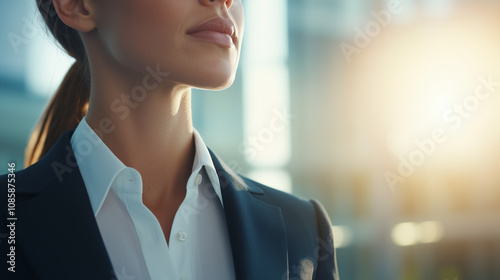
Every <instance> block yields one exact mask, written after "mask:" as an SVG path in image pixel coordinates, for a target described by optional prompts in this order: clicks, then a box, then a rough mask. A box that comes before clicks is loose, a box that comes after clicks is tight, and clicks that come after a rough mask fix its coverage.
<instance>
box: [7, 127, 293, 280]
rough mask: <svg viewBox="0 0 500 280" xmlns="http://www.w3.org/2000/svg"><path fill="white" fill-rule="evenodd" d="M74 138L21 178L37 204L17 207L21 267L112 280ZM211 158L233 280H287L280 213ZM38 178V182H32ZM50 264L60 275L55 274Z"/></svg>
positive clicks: (41, 272) (68, 135) (253, 187)
mask: <svg viewBox="0 0 500 280" xmlns="http://www.w3.org/2000/svg"><path fill="white" fill-rule="evenodd" d="M72 133H73V131H67V132H66V133H64V134H63V135H62V136H61V137H60V138H59V140H58V142H57V143H56V144H55V145H54V146H53V147H52V149H51V150H50V151H49V152H48V153H47V155H46V156H44V157H43V158H42V159H41V160H40V161H39V162H38V163H36V164H35V165H33V166H31V167H30V168H28V169H27V170H26V171H25V173H24V174H22V175H21V176H26V177H27V178H26V179H27V180H26V181H27V184H30V185H29V186H26V187H27V188H26V190H25V191H23V192H24V193H25V194H26V195H28V194H29V196H34V197H32V198H30V199H27V200H25V201H23V202H19V203H18V205H17V212H16V215H17V217H18V220H17V230H16V232H17V239H18V244H19V245H18V246H20V249H21V250H23V251H25V252H29V253H25V256H26V259H27V261H28V262H29V263H30V265H31V266H32V267H33V269H34V270H35V271H36V273H38V276H39V277H40V278H43V279H58V278H60V276H61V275H72V279H113V277H115V276H114V272H113V267H112V264H111V261H110V259H109V256H108V254H107V251H106V247H105V245H104V242H103V240H102V237H101V235H100V232H99V228H98V225H97V222H96V220H95V217H94V214H93V211H92V206H91V204H90V200H89V197H88V194H87V191H86V188H85V185H84V182H83V179H82V176H81V174H80V171H79V169H78V166H77V165H76V161H75V159H74V154H73V150H72V149H71V144H70V139H71V135H72ZM210 155H211V157H212V160H213V162H214V166H215V169H216V172H217V176H218V177H219V181H220V186H221V192H222V197H223V200H224V212H225V216H226V223H227V228H228V232H229V239H230V244H231V250H232V254H233V260H234V267H235V273H236V278H237V279H239V280H240V279H241V280H262V279H288V249H287V240H286V231H285V225H284V221H283V217H282V214H281V209H280V208H279V207H276V206H273V205H270V204H267V203H265V202H263V201H261V200H260V199H261V198H262V197H264V196H265V193H264V192H263V191H262V189H261V188H259V187H258V186H257V185H255V184H254V183H252V182H251V181H248V180H246V181H245V180H244V179H243V178H242V177H240V176H239V175H237V174H236V173H234V172H233V171H232V170H231V169H230V168H229V167H227V166H226V165H225V164H224V163H223V162H222V161H221V160H220V159H219V158H218V157H217V156H216V155H215V154H214V153H213V152H212V151H210ZM30 174H32V175H30ZM30 177H32V178H33V180H32V181H31V182H30V181H29V179H30ZM39 178H43V180H41V181H35V179H36V180H40V179H39ZM32 186H33V187H32ZM54 259H55V260H57V262H58V266H57V267H55V266H52V264H53V263H54ZM115 279H116V277H115Z"/></svg>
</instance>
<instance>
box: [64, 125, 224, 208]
mask: <svg viewBox="0 0 500 280" xmlns="http://www.w3.org/2000/svg"><path fill="white" fill-rule="evenodd" d="M194 139H195V148H196V152H195V157H194V161H193V169H192V174H191V176H190V177H189V180H188V185H190V186H191V185H193V181H194V180H195V177H196V175H197V174H198V173H199V172H200V171H201V169H202V167H203V166H204V167H205V171H206V174H207V175H208V178H209V180H210V183H211V184H212V187H213V188H214V190H215V193H216V194H217V196H218V197H219V200H220V202H221V204H222V206H224V203H223V200H222V193H221V187H220V181H219V177H218V176H217V172H216V170H215V167H214V164H213V161H212V157H211V156H210V153H209V151H208V148H207V146H206V145H205V143H204V142H203V139H202V138H201V136H200V134H199V133H198V132H197V131H196V129H194ZM71 146H72V148H73V151H74V153H75V158H76V162H77V163H78V168H79V170H80V173H81V175H82V178H83V182H84V183H85V186H86V189H87V193H88V195H89V199H90V204H91V206H92V210H93V211H94V215H95V216H97V213H99V210H100V208H101V206H102V204H103V202H104V199H105V198H106V195H107V193H108V191H109V189H110V187H111V185H112V184H113V182H114V181H115V180H116V178H117V176H118V175H119V174H120V172H122V171H123V170H124V169H128V167H127V166H125V164H123V162H122V161H121V160H120V159H118V157H116V155H115V154H113V152H112V151H111V150H110V149H109V148H108V147H107V146H106V144H104V142H102V140H101V138H99V136H98V135H97V134H96V133H95V132H94V130H93V129H92V128H91V127H90V126H89V125H88V123H87V120H86V117H83V119H82V120H81V121H80V123H79V124H78V126H77V127H76V129H75V132H74V133H73V136H72V137H71ZM134 170H135V169H134Z"/></svg>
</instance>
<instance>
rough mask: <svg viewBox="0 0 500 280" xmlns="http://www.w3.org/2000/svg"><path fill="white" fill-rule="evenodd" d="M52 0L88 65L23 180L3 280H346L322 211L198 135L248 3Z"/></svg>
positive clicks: (70, 82)
mask: <svg viewBox="0 0 500 280" xmlns="http://www.w3.org/2000/svg"><path fill="white" fill-rule="evenodd" d="M37 4H38V7H39V10H40V12H41V14H42V16H43V18H44V20H45V23H46V24H47V26H48V28H49V30H50V31H51V32H52V34H53V35H54V37H55V38H56V39H57V40H58V41H59V43H60V44H61V45H62V47H63V48H64V49H65V50H66V51H67V52H68V54H69V55H71V56H72V57H74V58H75V59H76V62H75V64H74V65H73V66H72V67H71V69H70V70H69V71H68V73H67V75H66V77H65V78H64V81H63V82H62V84H61V86H60V88H59V89H58V91H57V93H56V94H55V96H54V97H53V99H52V101H51V103H50V104H49V106H48V107H47V109H46V112H45V113H44V116H43V117H42V119H41V121H40V123H39V125H38V126H37V128H36V129H35V131H34V132H33V135H32V138H31V141H30V146H29V147H28V150H27V163H28V165H30V166H29V167H27V168H26V169H25V170H22V171H19V172H16V173H14V174H15V176H11V177H15V180H16V185H15V208H13V209H10V210H11V211H14V212H13V213H11V212H7V207H8V205H7V204H5V205H3V206H4V211H2V214H4V215H6V217H3V218H2V219H1V220H2V222H6V223H7V225H6V226H9V227H8V230H9V233H8V235H10V236H12V232H13V231H14V233H15V243H14V244H12V245H13V247H12V246H11V244H10V243H9V244H7V242H2V243H0V246H2V247H1V249H2V250H1V251H2V257H5V256H7V257H8V259H7V261H4V262H3V263H4V264H6V263H7V268H5V269H2V275H5V278H4V277H2V279H153V280H156V279H208V280H210V279H254V280H263V279H321V280H323V279H338V276H337V275H338V274H337V268H336V261H335V251H334V247H333V240H332V232H331V223H330V220H329V218H328V216H327V214H326V212H325V210H324V209H323V207H322V206H321V205H320V203H319V202H317V201H315V200H304V199H301V198H298V197H295V196H292V195H289V194H286V193H282V192H280V191H277V190H274V189H272V188H269V187H267V186H263V185H261V184H259V183H257V182H254V181H251V180H249V179H247V178H245V177H243V176H241V175H238V174H236V173H234V172H233V171H232V170H231V169H230V168H228V167H227V166H226V165H225V164H224V163H223V162H222V161H221V160H220V159H219V158H218V157H217V156H216V155H215V154H214V153H212V152H211V151H210V150H209V149H208V148H207V147H206V146H205V144H204V143H203V140H202V139H201V137H200V135H199V134H198V133H197V132H196V130H194V128H193V126H192V121H191V109H190V108H191V102H190V100H191V88H192V87H198V88H204V89H212V90H220V89H224V88H227V87H229V86H230V85H231V84H232V82H233V80H234V77H235V72H236V68H237V65H238V60H239V56H240V48H241V40H242V38H243V25H244V20H243V7H242V3H241V0H182V1H181V0H164V1H152V0H146V1H145V0H129V1H123V0H107V1H92V0H37ZM11 177H7V176H2V177H1V180H2V182H4V181H6V180H8V179H9V178H11ZM5 192H6V193H5V195H7V191H5ZM4 197H5V196H4ZM10 206H12V205H9V207H10ZM7 217H15V218H16V220H12V219H10V220H7ZM11 223H14V224H11ZM6 226H3V227H2V229H4V228H7V227H6ZM12 228H15V229H14V230H13V229H12ZM5 252H7V253H5ZM12 252H13V253H14V258H13V257H12V256H13V254H12ZM14 270H15V272H13V271H14Z"/></svg>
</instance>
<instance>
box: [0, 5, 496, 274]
mask: <svg viewBox="0 0 500 280" xmlns="http://www.w3.org/2000/svg"><path fill="white" fill-rule="evenodd" d="M34 2H35V1H32V0H18V1H5V2H4V3H3V5H4V8H3V9H2V12H1V13H2V15H1V17H0V38H1V40H0V83H1V84H0V131H1V133H0V163H1V164H5V169H4V170H5V171H6V170H7V163H8V162H16V163H17V165H18V166H22V165H23V155H24V149H25V146H26V144H27V140H28V136H29V133H30V131H31V130H32V128H33V126H34V124H35V122H36V121H37V119H38V118H39V117H40V115H41V113H42V111H43V109H44V106H45V105H46V104H47V102H48V99H49V98H50V96H51V95H52V93H53V92H54V91H55V89H56V88H57V86H58V84H59V83H60V81H61V79H62V76H63V75H64V74H65V72H66V71H67V69H68V68H69V66H70V65H71V63H72V60H71V59H69V58H68V57H67V56H66V55H65V54H64V53H63V52H62V51H60V49H58V48H57V47H56V46H55V45H54V43H53V40H52V38H50V37H49V36H47V31H45V29H44V28H43V25H42V24H40V19H39V18H38V14H37V12H36V11H35V9H34ZM243 2H244V6H245V12H246V27H245V28H246V30H245V40H244V46H243V52H242V57H241V61H240V68H239V70H238V71H239V72H238V76H237V79H236V82H235V83H234V85H233V86H232V87H231V88H230V89H228V90H225V91H223V92H217V93H214V92H204V91H201V90H194V91H193V114H194V122H195V127H196V128H197V129H198V131H199V132H200V134H201V135H202V136H203V137H204V139H205V142H206V143H207V145H208V146H209V147H211V149H212V150H214V151H216V153H218V154H219V155H220V156H221V157H222V158H223V159H224V160H225V161H226V163H227V164H228V165H229V166H231V167H232V168H233V169H235V170H236V171H238V172H241V173H242V174H245V175H247V176H249V177H251V178H253V179H256V180H259V181H261V182H264V183H267V184H269V185H271V186H273V187H275V188H278V189H281V190H284V191H286V192H291V193H294V194H297V195H299V196H302V197H307V198H316V199H318V200H319V201H320V202H321V203H322V204H323V205H324V206H325V208H326V209H327V211H328V213H329V215H330V217H331V219H332V222H333V225H334V233H335V237H334V238H335V243H336V247H337V258H338V265H339V272H340V277H341V279H344V280H350V279H353V280H365V279H380V280H390V279H398V280H399V279H401V280H406V279H408V280H409V279H412V280H413V279H425V280H445V279H448V280H462V279H465V280H476V279H477V280H483V279H484V280H486V279H488V280H489V279H500V265H499V264H500V219H499V216H500V172H499V171H500V169H499V168H500V145H499V144H500V110H499V109H500V64H499V62H500V1H493V0H489V1H488V0H460V1H459V0H401V1H384V0H307V1H306V0H288V1H286V0H272V1H268V0H248V1H247V0H243ZM0 173H5V172H2V171H0Z"/></svg>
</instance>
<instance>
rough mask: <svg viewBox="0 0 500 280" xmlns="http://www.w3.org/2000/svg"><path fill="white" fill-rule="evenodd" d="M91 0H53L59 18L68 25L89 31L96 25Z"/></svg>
mask: <svg viewBox="0 0 500 280" xmlns="http://www.w3.org/2000/svg"><path fill="white" fill-rule="evenodd" d="M91 2H92V1H91V0H53V3H54V8H55V10H56V12H57V15H58V16H59V18H60V19H61V20H62V22H64V23H65V24H66V25H67V26H69V27H72V28H73V29H76V30H78V31H82V32H88V31H92V30H93V29H94V28H95V27H96V23H95V19H94V13H93V10H92V5H91Z"/></svg>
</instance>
